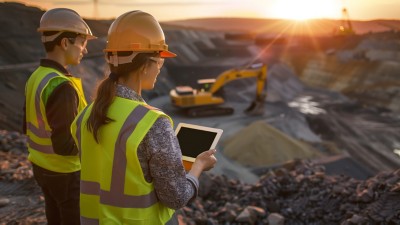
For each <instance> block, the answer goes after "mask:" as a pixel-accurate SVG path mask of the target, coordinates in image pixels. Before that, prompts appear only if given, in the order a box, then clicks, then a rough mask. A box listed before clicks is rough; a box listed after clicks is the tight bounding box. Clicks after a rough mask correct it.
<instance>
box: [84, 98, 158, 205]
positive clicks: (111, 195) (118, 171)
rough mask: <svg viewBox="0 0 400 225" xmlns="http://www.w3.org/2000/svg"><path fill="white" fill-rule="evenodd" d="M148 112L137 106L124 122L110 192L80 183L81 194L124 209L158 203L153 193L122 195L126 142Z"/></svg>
mask: <svg viewBox="0 0 400 225" xmlns="http://www.w3.org/2000/svg"><path fill="white" fill-rule="evenodd" d="M148 111H149V109H147V108H146V107H143V106H137V107H136V108H135V109H134V110H133V111H132V112H131V113H130V114H129V116H128V118H127V119H126V120H125V122H124V124H123V125H122V128H121V130H120V133H119V135H118V137H117V141H116V143H115V150H114V161H113V170H112V177H111V186H110V191H103V190H100V184H99V183H97V182H90V181H81V193H82V194H89V195H99V192H100V202H101V203H102V204H106V205H111V206H116V207H125V208H147V207H149V206H151V205H153V204H154V203H156V202H157V201H158V199H157V196H156V194H155V192H154V191H152V192H151V193H149V194H147V195H141V196H131V195H125V194H124V186H125V172H126V164H127V163H126V161H127V160H126V142H127V140H128V138H129V136H130V135H131V134H132V132H133V131H134V130H135V128H136V125H137V124H138V123H139V121H140V120H142V119H143V117H144V116H145V115H146V113H147V112H148Z"/></svg>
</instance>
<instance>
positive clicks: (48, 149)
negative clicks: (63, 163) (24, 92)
mask: <svg viewBox="0 0 400 225" xmlns="http://www.w3.org/2000/svg"><path fill="white" fill-rule="evenodd" d="M56 76H58V74H56V73H49V74H47V75H46V76H45V77H44V78H43V79H42V81H40V84H39V85H38V87H37V89H36V93H35V111H36V121H37V123H38V127H36V126H35V125H33V124H32V123H31V122H28V123H27V128H28V129H29V130H30V131H31V132H32V133H33V134H34V135H36V136H37V137H39V138H50V136H51V133H50V132H49V131H46V126H45V124H44V120H43V115H42V112H41V111H40V94H41V93H42V90H43V89H44V87H45V86H46V84H47V83H48V82H49V80H50V79H51V78H53V77H56ZM29 147H31V148H33V149H34V150H36V151H39V152H42V153H46V154H53V153H54V151H53V147H52V146H51V145H41V144H38V143H35V142H34V141H32V139H29Z"/></svg>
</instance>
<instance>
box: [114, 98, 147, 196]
mask: <svg viewBox="0 0 400 225" xmlns="http://www.w3.org/2000/svg"><path fill="white" fill-rule="evenodd" d="M148 111H149V109H147V108H146V107H143V106H141V105H139V106H137V107H136V108H135V109H134V110H133V111H132V112H131V113H130V114H129V116H128V117H127V118H126V120H125V122H124V124H123V125H122V127H121V130H120V131H119V134H118V137H117V141H116V142H115V148H114V162H113V169H112V177H111V187H110V191H111V192H112V193H124V182H125V172H126V161H127V160H126V141H127V140H128V138H129V136H130V135H131V134H132V133H133V131H134V130H135V128H136V125H137V124H138V123H139V121H140V120H141V119H143V117H144V116H145V115H146V113H147V112H148Z"/></svg>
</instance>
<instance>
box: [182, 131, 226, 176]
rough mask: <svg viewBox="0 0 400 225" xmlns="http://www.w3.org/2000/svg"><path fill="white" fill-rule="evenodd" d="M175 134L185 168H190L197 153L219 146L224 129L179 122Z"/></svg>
mask: <svg viewBox="0 0 400 225" xmlns="http://www.w3.org/2000/svg"><path fill="white" fill-rule="evenodd" d="M175 134H176V137H177V138H178V141H179V146H180V147H181V151H182V160H183V161H184V166H185V169H186V170H189V169H190V167H191V164H192V163H193V162H194V160H195V159H196V157H197V155H199V154H200V153H202V152H204V151H207V150H209V149H214V148H215V147H216V146H217V143H218V141H219V139H220V137H221V135H222V129H218V128H212V127H205V126H199V125H194V124H188V123H179V124H178V126H177V127H176V130H175ZM185 161H186V162H189V163H185Z"/></svg>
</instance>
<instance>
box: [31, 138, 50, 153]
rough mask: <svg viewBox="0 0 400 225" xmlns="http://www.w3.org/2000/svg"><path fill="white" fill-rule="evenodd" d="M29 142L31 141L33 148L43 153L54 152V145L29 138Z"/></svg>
mask: <svg viewBox="0 0 400 225" xmlns="http://www.w3.org/2000/svg"><path fill="white" fill-rule="evenodd" d="M28 143H29V147H30V148H32V149H34V150H36V151H39V152H41V153H46V154H53V153H54V151H53V146H51V145H41V144H38V143H36V142H34V141H32V139H29V140H28Z"/></svg>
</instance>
